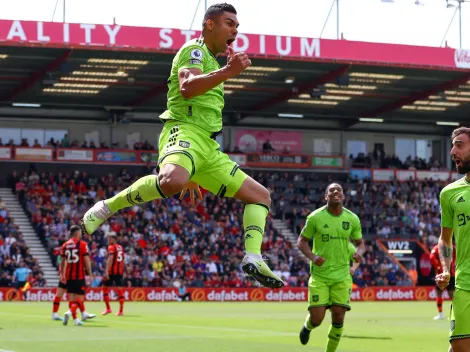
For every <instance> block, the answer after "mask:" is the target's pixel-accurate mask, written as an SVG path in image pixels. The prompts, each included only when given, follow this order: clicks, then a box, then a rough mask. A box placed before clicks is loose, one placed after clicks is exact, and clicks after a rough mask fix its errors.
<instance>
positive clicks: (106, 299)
mask: <svg viewBox="0 0 470 352" xmlns="http://www.w3.org/2000/svg"><path fill="white" fill-rule="evenodd" d="M103 298H104V303H105V304H106V309H107V310H111V306H110V305H109V288H107V287H103Z"/></svg>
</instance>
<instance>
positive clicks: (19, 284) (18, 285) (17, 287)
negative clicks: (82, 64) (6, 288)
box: [15, 281, 27, 290]
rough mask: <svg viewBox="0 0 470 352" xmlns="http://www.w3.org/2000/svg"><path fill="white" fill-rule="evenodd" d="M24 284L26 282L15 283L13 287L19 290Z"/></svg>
mask: <svg viewBox="0 0 470 352" xmlns="http://www.w3.org/2000/svg"><path fill="white" fill-rule="evenodd" d="M26 282H27V281H17V282H16V285H15V287H16V289H17V290H19V289H20V288H23V287H24V285H26Z"/></svg>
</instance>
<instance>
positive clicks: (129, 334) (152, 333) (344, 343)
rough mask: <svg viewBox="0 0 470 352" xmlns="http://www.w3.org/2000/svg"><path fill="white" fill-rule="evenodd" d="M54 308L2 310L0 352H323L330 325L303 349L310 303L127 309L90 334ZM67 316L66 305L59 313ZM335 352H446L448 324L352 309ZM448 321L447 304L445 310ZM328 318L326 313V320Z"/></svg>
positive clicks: (370, 305) (367, 305) (403, 305)
mask: <svg viewBox="0 0 470 352" xmlns="http://www.w3.org/2000/svg"><path fill="white" fill-rule="evenodd" d="M51 307H52V303H25V302H15V303H7V302H2V303H0V352H5V351H14V352H23V351H24V352H43V351H44V352H46V351H60V352H62V351H67V352H68V351H99V352H108V351H113V352H121V351H136V352H138V351H159V352H165V351H168V352H197V351H201V352H212V351H217V352H281V351H282V352H285V351H288V352H297V351H324V349H325V344H326V340H327V331H328V327H329V323H330V318H329V316H328V315H327V317H326V318H325V320H324V322H323V324H322V326H321V327H319V328H317V329H316V330H314V331H312V334H311V335H310V342H309V344H308V345H307V346H303V345H301V344H300V342H299V338H298V333H299V331H300V328H301V326H302V324H303V321H304V318H305V314H306V303H272V302H266V303H254V302H253V303H251V302H247V303H200V302H197V303H196V302H194V303H193V302H177V303H151V302H149V303H144V302H138V303H134V302H126V306H125V316H123V317H117V316H115V315H114V313H115V312H116V309H117V303H116V302H112V307H113V309H114V313H113V314H112V315H108V316H105V317H103V316H101V314H100V313H101V311H103V308H104V303H91V302H86V307H87V310H88V311H89V312H90V313H95V314H97V317H96V318H95V319H94V320H93V321H87V322H85V324H86V325H85V326H82V327H76V326H74V325H73V322H72V321H70V322H69V325H68V326H63V325H62V323H61V322H56V321H52V320H51ZM66 308H67V303H66V302H62V303H61V307H60V313H61V314H62V313H63V312H64V310H65V309H66ZM352 308H353V309H352V311H350V312H348V313H347V314H346V321H345V330H344V336H343V338H342V339H341V343H340V345H339V348H338V351H348V352H353V351H354V352H359V351H364V352H378V351H380V352H386V351H400V352H406V351H410V352H411V351H413V352H418V351H426V352H428V351H447V347H448V338H447V336H448V328H449V322H448V320H447V319H446V320H441V321H434V320H433V319H432V317H433V316H434V315H436V305H435V303H434V302H376V303H374V302H354V303H353V307H352ZM444 308H445V312H446V316H447V315H448V314H447V313H448V308H449V303H447V302H446V303H445V307H444ZM328 313H329V312H327V314H328Z"/></svg>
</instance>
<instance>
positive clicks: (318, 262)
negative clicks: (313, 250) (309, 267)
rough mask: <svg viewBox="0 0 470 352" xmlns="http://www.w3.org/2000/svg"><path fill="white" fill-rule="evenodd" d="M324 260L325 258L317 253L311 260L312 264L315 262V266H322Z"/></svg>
mask: <svg viewBox="0 0 470 352" xmlns="http://www.w3.org/2000/svg"><path fill="white" fill-rule="evenodd" d="M324 262H325V258H323V257H320V256H319V255H316V256H315V260H314V261H313V264H315V265H316V266H322V265H323V263H324Z"/></svg>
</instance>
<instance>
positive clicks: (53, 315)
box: [52, 313, 64, 321]
mask: <svg viewBox="0 0 470 352" xmlns="http://www.w3.org/2000/svg"><path fill="white" fill-rule="evenodd" d="M52 320H57V321H63V320H64V318H62V317H60V316H59V314H57V313H52Z"/></svg>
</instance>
